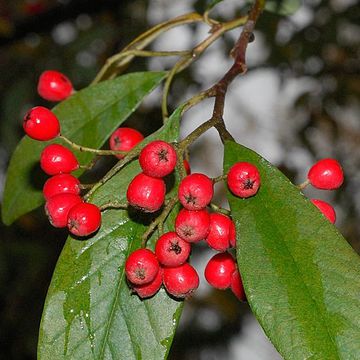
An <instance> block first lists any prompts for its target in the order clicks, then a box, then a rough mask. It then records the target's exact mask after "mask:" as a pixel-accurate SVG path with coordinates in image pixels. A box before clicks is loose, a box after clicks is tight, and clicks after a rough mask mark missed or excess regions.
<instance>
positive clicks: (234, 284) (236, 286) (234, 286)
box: [230, 269, 246, 301]
mask: <svg viewBox="0 0 360 360" xmlns="http://www.w3.org/2000/svg"><path fill="white" fill-rule="evenodd" d="M230 288H231V291H232V292H233V293H234V295H235V296H236V297H237V298H238V299H239V300H240V301H246V295H245V291H244V287H243V283H242V280H241V276H240V273H239V270H237V269H236V270H235V271H234V272H233V273H232V275H231V282H230Z"/></svg>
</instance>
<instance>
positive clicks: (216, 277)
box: [205, 252, 236, 290]
mask: <svg viewBox="0 0 360 360" xmlns="http://www.w3.org/2000/svg"><path fill="white" fill-rule="evenodd" d="M235 270H236V263H235V260H234V258H233V257H232V256H231V255H230V254H229V253H227V252H225V253H220V254H216V255H214V256H213V257H212V258H211V259H210V260H209V262H208V263H207V265H206V267H205V279H206V280H207V282H208V283H209V284H210V285H212V286H213V287H214V288H216V289H220V290H224V289H227V288H228V287H230V283H231V275H232V273H233V272H234V271H235Z"/></svg>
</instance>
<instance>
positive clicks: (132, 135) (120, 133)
mask: <svg viewBox="0 0 360 360" xmlns="http://www.w3.org/2000/svg"><path fill="white" fill-rule="evenodd" d="M143 139H144V136H143V135H142V134H141V133H140V132H139V131H137V130H135V129H132V128H128V127H123V128H118V129H116V130H115V131H114V132H113V133H112V135H111V137H110V141H109V144H110V149H111V150H117V151H130V150H131V149H132V148H134V147H135V146H136V145H137V144H138V143H139V142H140V141H142V140H143ZM115 156H116V157H117V158H118V159H122V158H123V157H124V156H125V155H122V154H117V155H115Z"/></svg>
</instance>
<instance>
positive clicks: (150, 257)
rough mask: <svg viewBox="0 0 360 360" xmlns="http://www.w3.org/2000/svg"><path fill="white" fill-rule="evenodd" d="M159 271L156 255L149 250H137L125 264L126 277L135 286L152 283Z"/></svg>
mask: <svg viewBox="0 0 360 360" xmlns="http://www.w3.org/2000/svg"><path fill="white" fill-rule="evenodd" d="M159 269H160V266H159V262H158V260H157V258H156V256H155V254H154V253H153V252H152V251H151V250H149V249H138V250H135V251H134V252H132V253H131V254H130V255H129V257H128V258H127V259H126V262H125V274H126V277H127V279H128V280H129V281H130V282H131V283H133V284H135V285H143V284H148V283H150V282H151V281H153V280H154V279H155V277H156V275H157V273H158V272H159Z"/></svg>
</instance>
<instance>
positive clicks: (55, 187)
mask: <svg viewBox="0 0 360 360" xmlns="http://www.w3.org/2000/svg"><path fill="white" fill-rule="evenodd" d="M65 193H69V194H75V195H79V194H80V181H79V179H78V178H76V177H75V176H73V175H70V174H59V175H55V176H52V177H51V178H49V179H47V180H46V182H45V184H44V187H43V195H44V197H45V200H49V199H50V198H51V197H53V196H54V195H57V194H65Z"/></svg>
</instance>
